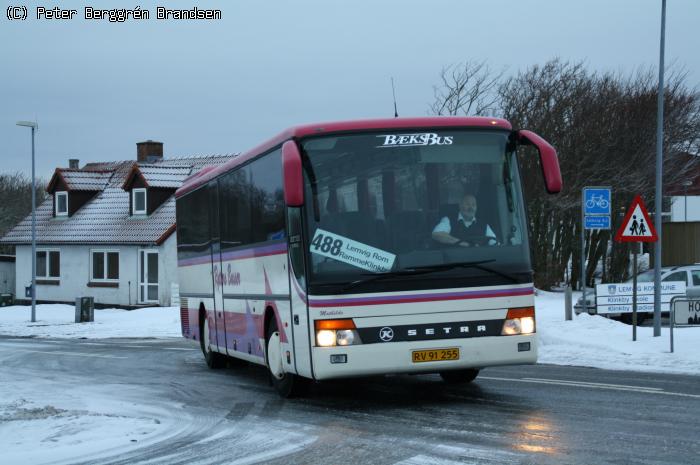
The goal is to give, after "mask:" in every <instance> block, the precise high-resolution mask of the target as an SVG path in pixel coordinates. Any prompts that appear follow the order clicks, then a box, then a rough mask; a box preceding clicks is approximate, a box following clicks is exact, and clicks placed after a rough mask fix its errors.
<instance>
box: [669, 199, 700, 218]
mask: <svg viewBox="0 0 700 465" xmlns="http://www.w3.org/2000/svg"><path fill="white" fill-rule="evenodd" d="M686 199H687V213H686ZM686 217H687V220H686ZM671 221H673V222H683V221H700V196H699V195H689V196H687V197H685V196H674V197H671Z"/></svg>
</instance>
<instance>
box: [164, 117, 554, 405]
mask: <svg viewBox="0 0 700 465" xmlns="http://www.w3.org/2000/svg"><path fill="white" fill-rule="evenodd" d="M522 144H525V145H533V146H535V147H536V148H537V149H538V151H539V154H540V161H541V166H542V172H543V175H544V180H545V187H546V189H547V191H548V192H550V193H556V192H559V190H560V189H561V184H562V182H561V174H560V171H559V163H558V160H557V155H556V152H555V151H554V149H553V148H552V147H551V146H550V145H549V144H548V143H547V142H545V141H544V140H543V139H542V138H540V137H539V136H537V135H536V134H534V133H532V132H530V131H525V130H513V128H512V127H511V125H510V123H508V122H507V121H505V120H502V119H494V118H467V117H430V118H395V119H383V120H365V121H349V122H336V123H328V124H317V125H307V126H299V127H295V128H292V129H289V130H287V131H285V132H283V133H282V134H280V135H278V136H277V137H275V138H273V139H271V140H269V141H268V142H266V143H264V144H262V145H260V146H259V147H256V148H255V149H253V150H251V151H249V152H247V153H244V154H242V155H240V156H238V157H235V158H233V159H231V160H230V161H229V162H227V163H226V164H224V165H221V166H218V167H216V168H211V169H209V170H204V171H202V172H200V173H199V174H198V175H196V176H194V177H192V178H190V179H189V180H188V181H187V182H186V183H185V184H184V185H183V186H182V188H181V189H180V190H178V192H177V240H178V266H179V278H180V295H181V300H182V304H181V305H182V309H181V316H182V332H183V335H184V336H185V337H186V338H191V339H195V340H198V341H199V342H200V345H201V348H202V351H203V352H204V355H205V358H206V362H207V364H208V365H209V366H210V367H212V368H214V367H217V366H221V365H222V364H223V362H224V361H225V360H226V357H235V358H238V359H243V360H247V361H249V362H253V363H258V364H260V365H264V366H266V367H267V369H268V370H269V372H270V377H271V379H272V382H273V384H274V386H275V387H276V389H277V390H278V391H279V392H280V394H281V395H283V396H289V395H295V394H297V393H299V392H300V391H301V389H302V388H303V387H304V386H305V385H306V384H308V381H309V380H326V379H331V378H341V377H352V376H362V375H376V374H384V373H439V374H440V375H441V376H442V377H443V379H444V380H446V381H448V382H468V381H471V380H473V379H474V378H475V377H476V376H477V374H478V372H479V369H480V368H482V367H487V366H493V365H509V364H531V363H535V362H536V360H537V344H536V341H537V339H536V334H535V310H534V288H533V280H532V265H531V261H530V250H529V247H528V236H527V221H526V216H525V206H524V204H523V193H522V188H521V184H520V177H519V172H518V165H517V160H516V149H517V147H518V146H519V145H522Z"/></svg>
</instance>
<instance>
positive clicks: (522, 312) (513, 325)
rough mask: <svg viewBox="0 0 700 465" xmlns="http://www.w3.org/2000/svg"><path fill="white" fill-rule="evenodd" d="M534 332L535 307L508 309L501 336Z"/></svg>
mask: <svg viewBox="0 0 700 465" xmlns="http://www.w3.org/2000/svg"><path fill="white" fill-rule="evenodd" d="M534 332H535V307H523V308H510V309H508V315H507V316H506V321H505V322H504V323H503V330H502V331H501V336H514V335H518V334H532V333H534Z"/></svg>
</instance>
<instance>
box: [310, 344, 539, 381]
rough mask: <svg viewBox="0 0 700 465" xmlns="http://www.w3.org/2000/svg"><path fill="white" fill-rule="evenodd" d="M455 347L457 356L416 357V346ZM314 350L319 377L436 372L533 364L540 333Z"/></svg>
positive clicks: (424, 348) (317, 377)
mask: <svg viewBox="0 0 700 465" xmlns="http://www.w3.org/2000/svg"><path fill="white" fill-rule="evenodd" d="M453 348H458V349H459V359H457V360H446V361H431V362H414V361H413V355H412V354H413V352H414V351H416V350H430V349H453ZM312 353H313V368H314V377H315V378H316V379H317V380H324V379H333V378H348V377H354V376H369V375H380V374H396V373H437V372H440V371H449V370H460V369H465V368H483V367H488V366H498V365H528V364H534V363H536V362H537V334H529V335H524V336H491V337H475V338H468V339H440V340H432V341H411V342H387V343H380V344H366V345H362V344H359V345H353V346H345V347H340V346H336V347H313V348H312ZM343 355H344V356H345V357H343ZM342 360H345V361H344V362H343V361H342Z"/></svg>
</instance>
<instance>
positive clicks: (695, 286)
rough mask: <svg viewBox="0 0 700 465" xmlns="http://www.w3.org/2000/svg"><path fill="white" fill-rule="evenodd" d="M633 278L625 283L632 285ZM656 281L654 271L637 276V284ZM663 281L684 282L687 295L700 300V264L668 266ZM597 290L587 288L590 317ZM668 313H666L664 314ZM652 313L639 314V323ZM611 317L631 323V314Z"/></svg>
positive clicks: (576, 307) (576, 308) (579, 307)
mask: <svg viewBox="0 0 700 465" xmlns="http://www.w3.org/2000/svg"><path fill="white" fill-rule="evenodd" d="M632 281H633V279H632V278H630V279H628V280H627V281H625V282H626V283H631V282H632ZM652 281H654V269H653V268H652V269H649V270H647V271H644V272H642V273H639V274H638V275H637V282H638V283H644V282H652ZM661 281H662V282H664V281H684V282H685V294H686V295H687V296H688V297H690V298H700V263H696V264H694V265H682V266H668V267H662V268H661ZM595 297H596V296H595V289H590V288H586V311H587V312H588V314H590V315H596V314H597V311H596V298H595ZM574 311H575V312H576V314H577V315H578V314H580V313H583V297H580V298H579V299H578V301H577V302H576V305H574ZM664 313H666V312H664ZM652 315H653V314H652V313H646V312H641V313H638V314H637V323H640V324H641V322H642V321H644V319H645V318H647V317H648V318H651V317H652ZM606 316H609V317H613V318H614V317H619V318H620V319H621V320H623V321H626V320H629V321H631V317H632V315H631V314H619V313H618V314H615V313H612V314H607V315H606Z"/></svg>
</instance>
